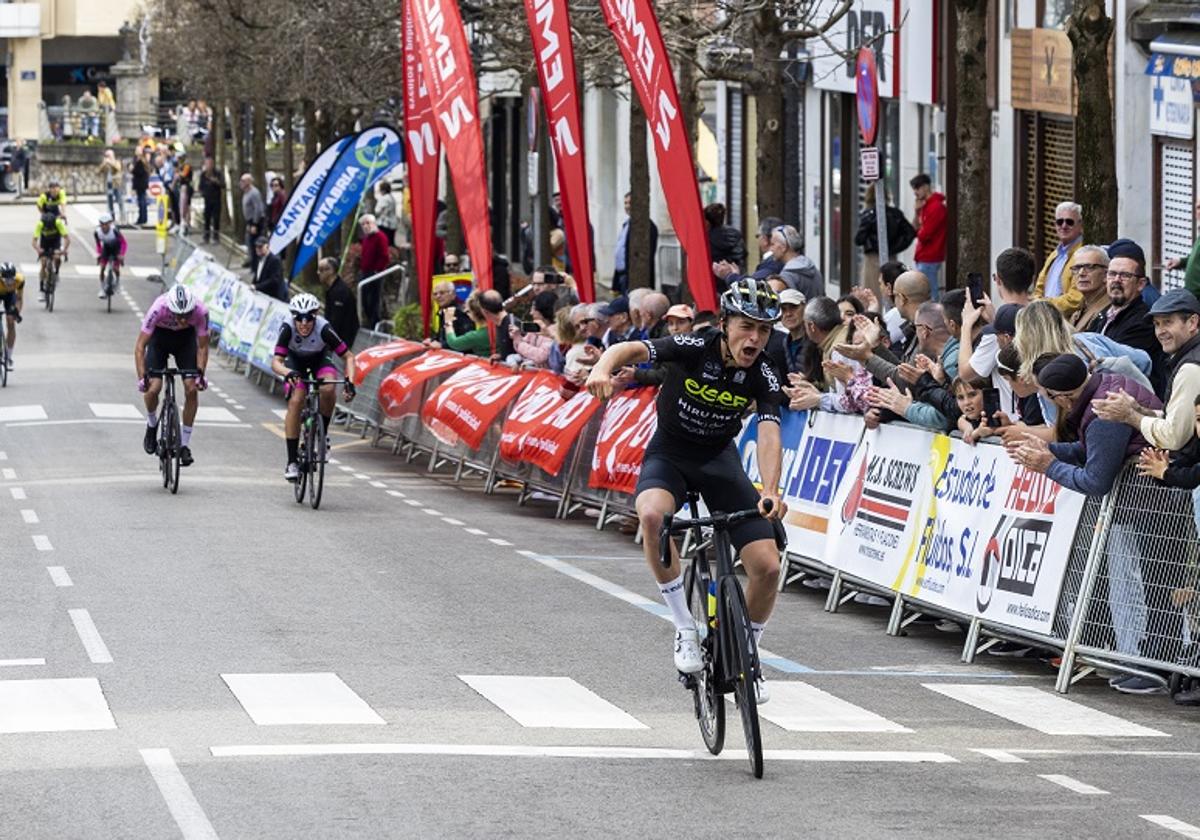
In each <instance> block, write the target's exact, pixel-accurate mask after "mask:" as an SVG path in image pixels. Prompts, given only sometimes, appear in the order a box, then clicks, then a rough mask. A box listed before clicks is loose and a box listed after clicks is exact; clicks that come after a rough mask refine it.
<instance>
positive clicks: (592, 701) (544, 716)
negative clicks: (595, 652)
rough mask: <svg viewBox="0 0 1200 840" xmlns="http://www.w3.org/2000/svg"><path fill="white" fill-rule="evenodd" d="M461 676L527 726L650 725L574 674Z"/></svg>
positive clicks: (460, 676) (598, 726)
mask: <svg viewBox="0 0 1200 840" xmlns="http://www.w3.org/2000/svg"><path fill="white" fill-rule="evenodd" d="M458 678H459V679H460V680H462V681H463V682H465V683H466V684H467V685H469V686H471V688H473V689H475V691H477V692H478V693H479V694H480V695H482V696H483V698H484V699H485V700H487V701H488V702H490V703H492V704H494V705H495V706H497V707H499V709H500V710H501V711H502V712H504V713H505V714H506V715H508V716H509V717H510V718H512V719H513V720H515V721H516V722H517V723H519V724H521V726H524V727H526V728H539V729H540V728H554V729H646V728H647V727H646V725H645V724H644V723H642V722H641V721H639V720H637V719H636V718H635V717H633V716H632V715H630V714H628V713H627V712H625V711H623V710H622V709H619V708H618V707H616V706H614V705H613V704H612V703H609V702H608V701H607V700H605V699H604V698H602V697H600V696H599V695H597V694H595V693H594V692H592V691H591V690H590V689H588V688H586V687H585V686H582V685H580V684H579V683H577V682H575V680H573V679H571V678H570V677H523V676H479V675H464V674H459V677H458Z"/></svg>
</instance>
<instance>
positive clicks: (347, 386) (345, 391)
mask: <svg viewBox="0 0 1200 840" xmlns="http://www.w3.org/2000/svg"><path fill="white" fill-rule="evenodd" d="M357 394H358V389H356V388H355V387H354V383H353V382H345V383H343V384H342V399H343V400H345V401H346V402H353V401H354V397H355V396H356V395H357Z"/></svg>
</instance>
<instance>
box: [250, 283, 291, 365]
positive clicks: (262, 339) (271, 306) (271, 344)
mask: <svg viewBox="0 0 1200 840" xmlns="http://www.w3.org/2000/svg"><path fill="white" fill-rule="evenodd" d="M291 317H292V313H291V310H290V309H289V308H288V305H287V304H286V303H284V302H283V301H281V300H276V299H275V298H270V300H269V302H268V304H267V311H266V313H265V314H264V316H263V319H262V326H261V327H259V330H258V335H257V336H255V338H254V347H253V349H251V351H250V364H252V365H254V366H255V367H257V368H259V369H261V370H270V369H271V360H272V359H273V358H274V357H275V343H276V341H277V340H278V339H279V331H280V330H281V329H283V325H284V324H285V323H287V322H288V321H289V320H290V319H291Z"/></svg>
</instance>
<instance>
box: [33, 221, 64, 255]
mask: <svg viewBox="0 0 1200 840" xmlns="http://www.w3.org/2000/svg"><path fill="white" fill-rule="evenodd" d="M67 235H68V231H67V223H66V222H64V221H63V220H62V218H61V217H59V218H57V219H55V220H54V227H53V228H51V229H49V230H47V229H46V226H45V225H44V224H42V220H41V219H38V220H37V224H35V225H34V226H33V238H34V239H36V240H38V241H39V242H40V243H41V245H42V250H43V251H56V250H58V246H59V245H61V244H62V241H63V237H65V236H67Z"/></svg>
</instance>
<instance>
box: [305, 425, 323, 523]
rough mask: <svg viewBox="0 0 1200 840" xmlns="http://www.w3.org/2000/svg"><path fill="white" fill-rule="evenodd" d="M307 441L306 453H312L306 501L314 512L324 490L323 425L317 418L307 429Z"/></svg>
mask: <svg viewBox="0 0 1200 840" xmlns="http://www.w3.org/2000/svg"><path fill="white" fill-rule="evenodd" d="M308 439H309V440H308V445H309V450H308V451H309V452H311V453H312V475H311V476H310V477H309V484H308V501H309V504H311V505H312V509H313V510H316V509H317V508H319V507H320V506H321V491H322V490H324V489H325V425H324V423H322V422H321V419H320V418H319V417H314V418H312V423H310V424H309V427H308Z"/></svg>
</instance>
